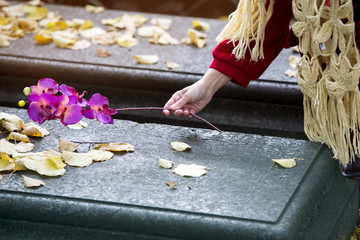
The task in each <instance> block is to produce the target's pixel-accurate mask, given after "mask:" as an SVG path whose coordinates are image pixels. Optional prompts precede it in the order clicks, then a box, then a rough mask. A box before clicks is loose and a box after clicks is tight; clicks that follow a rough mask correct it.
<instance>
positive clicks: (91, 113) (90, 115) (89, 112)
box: [83, 108, 95, 119]
mask: <svg viewBox="0 0 360 240" xmlns="http://www.w3.org/2000/svg"><path fill="white" fill-rule="evenodd" d="M83 115H84V117H86V118H88V119H94V118H95V113H94V110H92V109H91V108H88V109H86V110H84V111H83Z"/></svg>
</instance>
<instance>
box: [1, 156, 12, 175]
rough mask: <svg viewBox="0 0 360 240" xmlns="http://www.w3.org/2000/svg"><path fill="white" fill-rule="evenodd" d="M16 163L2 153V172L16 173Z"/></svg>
mask: <svg viewBox="0 0 360 240" xmlns="http://www.w3.org/2000/svg"><path fill="white" fill-rule="evenodd" d="M14 170H15V162H14V160H13V159H12V158H10V156H9V155H7V154H5V153H0V172H2V171H14Z"/></svg>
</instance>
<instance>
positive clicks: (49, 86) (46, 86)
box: [37, 78, 59, 94]
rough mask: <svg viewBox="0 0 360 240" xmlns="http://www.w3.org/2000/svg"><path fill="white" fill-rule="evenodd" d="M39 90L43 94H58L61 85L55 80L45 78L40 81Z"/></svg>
mask: <svg viewBox="0 0 360 240" xmlns="http://www.w3.org/2000/svg"><path fill="white" fill-rule="evenodd" d="M37 88H38V89H39V90H41V93H49V94H56V93H57V92H58V91H59V84H57V82H56V81H55V80H54V79H51V78H43V79H40V80H39V82H38V84H37Z"/></svg>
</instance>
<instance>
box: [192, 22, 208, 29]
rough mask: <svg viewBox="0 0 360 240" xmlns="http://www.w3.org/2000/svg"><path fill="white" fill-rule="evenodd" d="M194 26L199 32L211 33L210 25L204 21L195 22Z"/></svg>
mask: <svg viewBox="0 0 360 240" xmlns="http://www.w3.org/2000/svg"><path fill="white" fill-rule="evenodd" d="M193 26H194V28H195V29H196V30H197V31H209V30H210V25H209V24H208V23H207V22H204V21H198V20H194V21H193Z"/></svg>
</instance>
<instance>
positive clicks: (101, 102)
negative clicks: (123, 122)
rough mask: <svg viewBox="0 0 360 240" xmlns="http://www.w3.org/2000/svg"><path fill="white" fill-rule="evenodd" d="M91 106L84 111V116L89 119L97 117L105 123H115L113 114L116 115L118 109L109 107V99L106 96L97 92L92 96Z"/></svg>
mask: <svg viewBox="0 0 360 240" xmlns="http://www.w3.org/2000/svg"><path fill="white" fill-rule="evenodd" d="M89 106H90V108H87V109H86V110H85V111H83V114H84V117H86V118H89V119H94V118H96V119H97V120H98V121H100V122H102V123H104V124H109V123H110V124H113V123H114V121H113V119H112V117H111V115H115V114H116V110H115V109H113V108H109V101H108V99H107V98H106V97H104V96H102V95H101V94H100V93H95V94H94V95H92V97H91V98H90V101H89Z"/></svg>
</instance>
